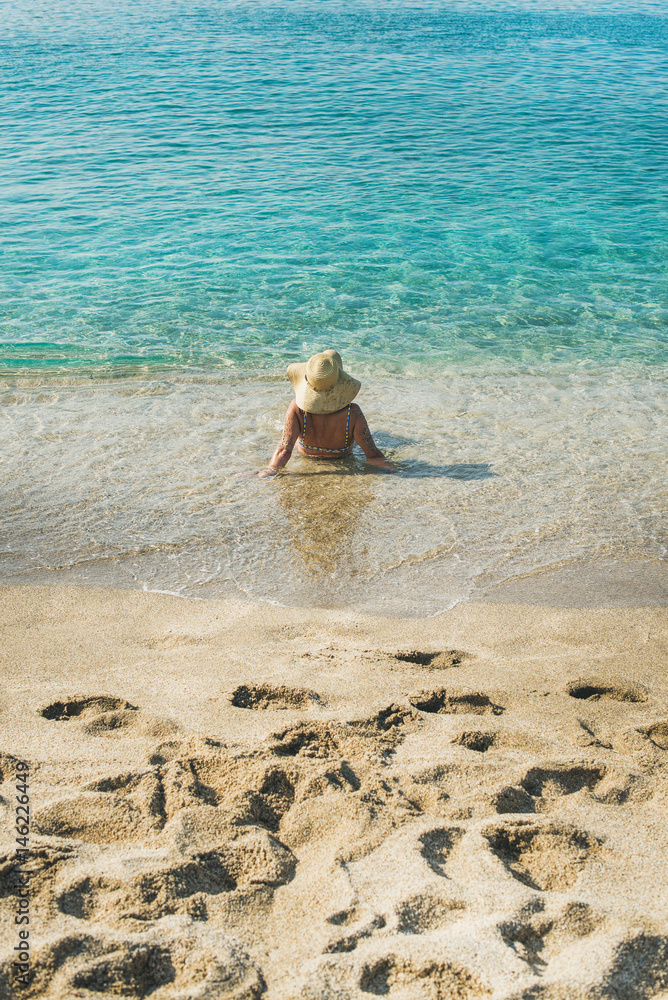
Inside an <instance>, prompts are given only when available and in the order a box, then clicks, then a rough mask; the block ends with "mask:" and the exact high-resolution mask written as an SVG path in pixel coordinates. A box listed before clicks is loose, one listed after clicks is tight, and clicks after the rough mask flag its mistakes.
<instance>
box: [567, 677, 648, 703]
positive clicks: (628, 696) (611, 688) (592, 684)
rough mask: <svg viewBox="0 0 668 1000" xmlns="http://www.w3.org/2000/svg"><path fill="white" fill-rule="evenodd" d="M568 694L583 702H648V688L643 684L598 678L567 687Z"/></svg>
mask: <svg viewBox="0 0 668 1000" xmlns="http://www.w3.org/2000/svg"><path fill="white" fill-rule="evenodd" d="M566 694H568V695H570V696H571V698H579V699H580V700H583V701H600V700H601V699H609V700H610V701H628V702H643V701H647V695H648V692H647V688H645V687H643V685H642V684H626V683H624V682H623V681H620V682H618V683H610V682H608V681H602V680H600V679H599V678H597V677H587V678H581V679H580V680H576V681H571V682H570V683H569V684H567V685H566Z"/></svg>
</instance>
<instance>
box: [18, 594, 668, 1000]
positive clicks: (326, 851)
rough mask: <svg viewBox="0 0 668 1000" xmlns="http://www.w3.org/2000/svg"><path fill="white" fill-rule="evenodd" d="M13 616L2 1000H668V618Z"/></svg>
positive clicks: (508, 609)
mask: <svg viewBox="0 0 668 1000" xmlns="http://www.w3.org/2000/svg"><path fill="white" fill-rule="evenodd" d="M0 604H1V605H2V607H1V610H0V619H1V621H2V623H3V624H2V636H1V640H0V650H1V652H0V655H1V656H2V662H3V678H4V684H3V691H2V701H1V703H0V708H1V710H2V716H1V718H0V734H1V737H2V738H1V742H0V751H1V753H0V768H1V770H2V780H3V785H2V788H1V789H0V793H1V794H2V797H3V798H2V802H1V803H0V805H1V806H2V809H3V810H4V813H5V817H6V822H5V823H3V830H4V834H3V841H4V843H3V851H4V855H5V856H4V858H3V862H2V867H1V868H0V879H2V888H3V891H2V893H0V926H1V927H2V951H1V952H0V996H2V997H9V996H10V995H16V990H15V987H14V986H12V980H11V976H12V970H11V965H10V963H11V961H12V953H13V949H14V946H15V945H16V944H17V941H18V938H17V936H16V927H15V925H14V923H13V920H14V915H15V912H16V907H17V898H16V896H15V895H13V893H14V892H15V866H16V859H15V858H14V856H13V847H14V843H13V836H14V829H13V822H14V808H15V804H14V803H15V784H16V774H17V768H19V769H20V767H21V764H20V762H21V761H25V762H27V763H28V766H29V769H30V770H29V774H30V799H31V803H30V805H31V810H32V814H31V815H32V828H31V840H30V846H31V851H30V858H29V861H27V862H26V866H27V867H29V868H30V869H31V871H32V872H33V874H32V876H31V878H30V918H31V923H30V935H31V936H30V950H31V969H32V972H33V974H34V978H33V980H32V985H31V986H30V987H29V988H27V989H22V990H21V994H20V995H23V996H26V997H37V996H40V997H41V996H43V997H49V998H53V1000H56V998H63V1000H65V998H69V997H75V996H76V997H86V998H93V997H96V998H98V1000H100V998H106V997H109V998H110V997H112V996H114V997H117V996H119V995H123V996H127V997H132V998H134V997H137V998H139V997H143V996H146V995H147V994H150V996H151V997H152V998H155V1000H163V998H164V1000H167V998H170V1000H173V998H182V1000H185V998H194V997H206V998H214V997H215V998H218V997H221V998H222V997H226V998H232V997H234V998H235V1000H256V998H260V997H263V998H265V1000H295V998H298V997H300V998H304V1000H324V998H330V997H331V998H332V1000H333V998H336V1000H348V998H350V1000H371V998H373V997H374V996H387V997H390V998H392V1000H432V998H446V997H447V998H450V997H453V998H454V997H457V998H478V997H490V998H493V1000H502V998H503V1000H510V998H513V1000H520V998H521V1000H590V998H591V1000H600V998H608V997H609V998H617V1000H622V998H624V1000H625V998H629V1000H631V998H633V1000H635V998H648V1000H649V998H653V1000H658V998H659V997H663V996H665V995H668V994H667V993H666V991H668V916H667V914H668V824H667V823H666V819H667V818H668V669H667V667H668V652H667V649H668V642H667V639H668V615H667V613H666V610H665V609H661V608H609V609H586V610H576V609H569V608H549V607H542V606H537V605H521V604H509V603H497V604H494V603H477V604H460V605H458V606H456V607H455V608H453V609H452V610H451V611H447V612H445V613H443V614H441V615H439V616H437V617H434V618H431V619H411V620H402V619H389V618H372V617H369V616H365V615H362V614H355V613H354V612H350V611H345V612H344V611H319V610H317V609H308V610H299V609H291V608H279V607H273V606H269V605H257V604H249V603H248V604H242V603H238V602H232V601H224V602H223V601H185V600H180V599H178V598H173V597H169V596H162V595H156V594H143V593H137V592H133V591H121V590H103V589H99V590H96V589H85V588H76V587H19V586H16V587H4V588H0ZM24 867H25V866H24Z"/></svg>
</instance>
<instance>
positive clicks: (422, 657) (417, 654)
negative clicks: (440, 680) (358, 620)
mask: <svg viewBox="0 0 668 1000" xmlns="http://www.w3.org/2000/svg"><path fill="white" fill-rule="evenodd" d="M392 656H393V657H394V659H395V660H399V661H400V662H401V663H415V664H418V665H419V666H421V667H427V668H428V669H429V670H448V669H449V668H451V667H459V666H461V664H462V663H463V662H464V661H465V660H470V659H473V657H472V654H471V653H465V652H463V651H462V650H461V649H446V650H436V651H435V652H421V651H420V650H418V649H409V650H398V651H397V652H396V653H392Z"/></svg>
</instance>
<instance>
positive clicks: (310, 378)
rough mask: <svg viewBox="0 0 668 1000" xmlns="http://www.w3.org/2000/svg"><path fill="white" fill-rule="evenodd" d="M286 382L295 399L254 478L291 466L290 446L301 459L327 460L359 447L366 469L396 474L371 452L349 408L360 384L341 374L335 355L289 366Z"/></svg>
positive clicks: (365, 430) (358, 416)
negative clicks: (368, 465) (266, 460)
mask: <svg viewBox="0 0 668 1000" xmlns="http://www.w3.org/2000/svg"><path fill="white" fill-rule="evenodd" d="M288 378H289V379H290V381H291V382H292V386H293V388H294V390H295V399H294V400H293V401H292V402H291V403H290V405H289V406H288V409H287V411H286V414H285V424H284V428H283V437H282V438H281V443H280V444H279V446H278V448H277V449H276V451H275V452H274V454H273V457H272V460H271V462H270V463H269V465H267V466H266V468H264V469H262V471H261V472H260V473H258V475H260V476H275V475H276V473H277V472H278V471H279V469H282V468H283V466H284V465H287V463H288V462H289V461H290V456H291V455H292V450H293V448H294V447H295V445H296V446H297V451H298V453H299V454H300V455H304V456H305V457H306V458H329V459H332V458H345V457H346V456H347V455H350V453H351V452H352V450H353V444H358V445H359V446H360V448H361V449H362V451H363V452H364V454H365V456H366V460H367V462H370V463H371V465H377V466H378V467H379V468H381V469H387V470H389V471H394V470H396V468H397V467H396V465H395V464H394V462H391V461H390V460H389V459H388V458H385V456H384V455H383V453H382V451H380V450H379V449H378V448H377V447H376V445H375V443H374V440H373V438H372V437H371V431H370V430H369V425H368V424H367V422H366V417H365V416H364V414H363V413H362V411H361V410H360V408H359V406H358V405H357V403H353V399H354V398H355V396H356V395H357V393H358V392H359V391H360V386H361V383H360V382H358V381H357V379H355V378H352V377H351V376H350V375H348V373H347V372H344V370H343V363H342V361H341V355H340V354H337V352H336V351H323V353H322V354H314V355H313V357H312V358H309V360H308V361H307V362H306V363H305V364H303V363H300V364H294V365H290V366H289V368H288Z"/></svg>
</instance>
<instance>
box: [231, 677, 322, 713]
mask: <svg viewBox="0 0 668 1000" xmlns="http://www.w3.org/2000/svg"><path fill="white" fill-rule="evenodd" d="M229 700H230V702H231V703H232V705H233V706H234V707H235V708H248V709H253V710H255V711H274V712H281V711H286V710H288V709H298V710H299V711H301V712H305V711H307V710H308V709H309V708H313V707H314V706H316V705H321V704H322V700H321V698H320V696H319V695H318V694H317V693H316V692H315V691H309V690H308V689H307V688H292V687H285V686H283V685H274V684H240V685H239V687H237V688H235V689H234V691H232V692H231V694H230V695H229Z"/></svg>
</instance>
